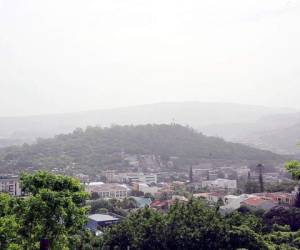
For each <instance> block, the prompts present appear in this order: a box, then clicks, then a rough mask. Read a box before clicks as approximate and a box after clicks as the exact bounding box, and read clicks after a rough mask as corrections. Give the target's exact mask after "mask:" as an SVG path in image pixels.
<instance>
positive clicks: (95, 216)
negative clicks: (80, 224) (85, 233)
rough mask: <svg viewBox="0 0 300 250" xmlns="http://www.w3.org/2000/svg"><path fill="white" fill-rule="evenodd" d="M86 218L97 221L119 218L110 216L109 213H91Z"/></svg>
mask: <svg viewBox="0 0 300 250" xmlns="http://www.w3.org/2000/svg"><path fill="white" fill-rule="evenodd" d="M88 218H89V219H91V220H94V221H97V222H104V221H117V220H119V218H117V217H114V216H111V215H109V214H92V215H89V216H88Z"/></svg>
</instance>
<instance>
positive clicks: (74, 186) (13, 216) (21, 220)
mask: <svg viewBox="0 0 300 250" xmlns="http://www.w3.org/2000/svg"><path fill="white" fill-rule="evenodd" d="M21 185H22V188H23V191H25V192H26V193H27V194H28V196H26V197H24V198H23V197H22V198H11V197H7V196H5V195H2V196H0V208H1V211H2V212H0V213H1V217H0V232H1V235H2V236H3V235H4V236H3V237H2V238H3V239H2V238H1V237H0V244H2V246H4V247H3V248H1V249H6V248H9V247H12V246H14V247H16V246H19V247H20V248H21V249H39V244H40V240H42V239H47V240H49V242H50V246H51V249H53V250H56V249H57V250H61V249H73V248H74V246H75V245H76V244H77V243H78V241H79V238H80V236H79V234H80V232H81V231H82V229H83V227H84V225H85V223H86V213H87V208H86V207H85V200H86V199H87V198H88V194H87V193H86V192H85V191H84V189H83V187H82V186H81V184H80V182H79V180H77V179H74V178H72V177H67V176H61V175H54V174H51V173H47V172H37V173H34V174H23V175H22V176H21ZM8 207H9V209H8ZM8 226H10V227H11V228H12V230H11V231H8V232H6V231H4V230H5V228H8ZM1 230H2V231H1ZM12 244H15V245H12ZM16 244H17V245H16ZM0 246H1V245H0Z"/></svg>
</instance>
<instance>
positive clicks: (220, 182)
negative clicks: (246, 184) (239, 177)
mask: <svg viewBox="0 0 300 250" xmlns="http://www.w3.org/2000/svg"><path fill="white" fill-rule="evenodd" d="M201 185H202V188H208V189H209V190H219V189H223V190H228V191H233V190H236V189H237V181H236V180H229V179H216V180H213V181H202V184H201Z"/></svg>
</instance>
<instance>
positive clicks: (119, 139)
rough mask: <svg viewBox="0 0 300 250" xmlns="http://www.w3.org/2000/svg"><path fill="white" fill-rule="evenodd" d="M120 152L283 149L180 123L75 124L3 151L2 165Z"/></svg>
mask: <svg viewBox="0 0 300 250" xmlns="http://www.w3.org/2000/svg"><path fill="white" fill-rule="evenodd" d="M120 152H125V153H128V154H155V155H160V156H161V157H162V158H163V159H167V158H168V157H170V156H177V157H179V158H181V159H193V160H195V159H225V160H226V159H227V160H255V161H267V160H269V161H270V160H272V161H277V160H281V159H282V158H281V156H280V155H276V154H274V153H271V152H268V151H262V150H259V149H255V148H251V147H248V146H245V145H242V144H236V143H229V142H225V141H224V140H222V139H219V138H216V137H207V136H205V135H203V134H201V133H197V132H195V131H194V130H193V129H191V128H188V127H183V126H181V125H139V126H112V127H110V128H100V127H88V128H87V129H86V130H82V129H76V130H75V131H74V132H73V133H71V134H66V135H58V136H56V137H54V138H53V139H40V140H38V141H37V143H35V144H33V145H27V144H25V145H23V146H14V147H9V148H4V149H2V150H1V151H0V169H2V170H4V169H5V170H12V169H14V170H21V169H27V168H28V167H33V168H47V169H52V168H54V167H59V168H72V167H73V168H76V166H77V167H79V168H81V169H84V168H89V169H91V168H96V167H97V168H104V167H106V166H108V165H109V164H114V163H116V162H117V161H118V160H119V158H118V155H120V154H119V153H120Z"/></svg>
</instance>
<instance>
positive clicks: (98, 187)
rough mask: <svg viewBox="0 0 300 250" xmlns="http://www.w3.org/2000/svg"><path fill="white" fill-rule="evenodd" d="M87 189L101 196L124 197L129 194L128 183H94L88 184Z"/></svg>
mask: <svg viewBox="0 0 300 250" xmlns="http://www.w3.org/2000/svg"><path fill="white" fill-rule="evenodd" d="M86 191H88V192H90V193H97V194H98V195H99V198H117V199H123V198H125V197H127V196H128V192H129V189H128V187H127V186H126V185H122V184H117V183H99V184H96V183H93V184H92V185H87V186H86Z"/></svg>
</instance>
